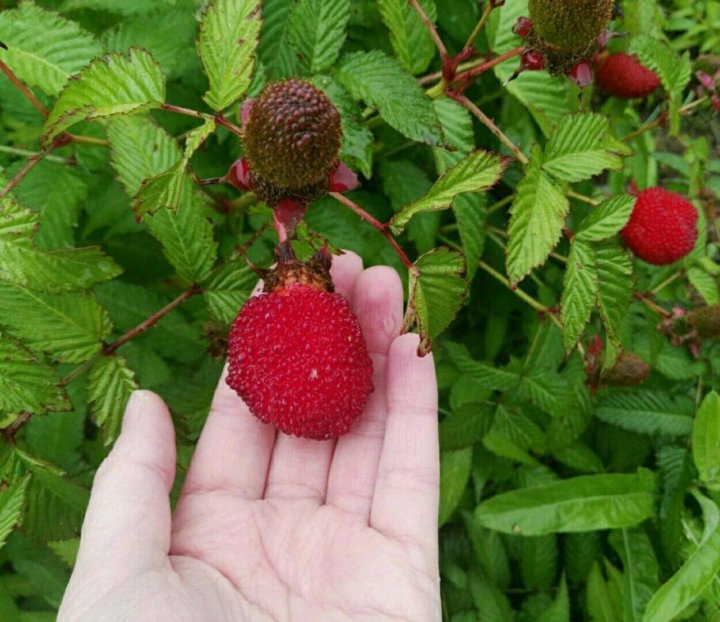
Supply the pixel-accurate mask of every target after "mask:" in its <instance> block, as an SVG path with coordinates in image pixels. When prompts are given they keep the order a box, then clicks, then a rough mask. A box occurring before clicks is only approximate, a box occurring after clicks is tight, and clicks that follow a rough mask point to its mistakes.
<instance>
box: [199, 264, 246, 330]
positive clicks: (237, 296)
mask: <svg viewBox="0 0 720 622" xmlns="http://www.w3.org/2000/svg"><path fill="white" fill-rule="evenodd" d="M256 282H257V275H256V274H255V273H254V272H253V271H252V270H251V269H250V268H249V267H248V265H247V263H245V262H244V261H243V262H240V261H233V262H228V263H226V264H225V265H224V266H223V267H222V269H220V270H218V271H217V272H216V273H215V274H213V275H212V276H211V277H210V279H209V280H208V281H207V282H206V283H205V284H204V286H203V296H204V297H205V302H206V303H207V306H208V309H209V310H210V313H212V314H213V315H214V316H215V317H216V318H217V319H219V320H220V321H221V322H224V323H225V324H229V323H230V322H232V321H233V320H234V319H235V316H237V314H238V311H239V310H240V308H241V307H242V306H243V304H244V303H245V300H247V298H248V296H250V293H251V292H252V289H253V287H255V283H256Z"/></svg>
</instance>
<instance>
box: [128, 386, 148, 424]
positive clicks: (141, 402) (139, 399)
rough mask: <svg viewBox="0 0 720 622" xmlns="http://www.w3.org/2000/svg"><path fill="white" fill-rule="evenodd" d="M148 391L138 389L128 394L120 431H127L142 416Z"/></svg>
mask: <svg viewBox="0 0 720 622" xmlns="http://www.w3.org/2000/svg"><path fill="white" fill-rule="evenodd" d="M147 401H148V392H147V391H143V390H142V389H139V390H137V391H133V392H132V393H131V394H130V399H129V400H128V403H127V406H125V415H124V416H123V421H122V431H123V432H128V431H130V430H131V429H132V427H133V426H134V425H135V424H136V422H137V421H139V420H140V418H141V417H142V416H143V413H144V411H145V410H146V408H147Z"/></svg>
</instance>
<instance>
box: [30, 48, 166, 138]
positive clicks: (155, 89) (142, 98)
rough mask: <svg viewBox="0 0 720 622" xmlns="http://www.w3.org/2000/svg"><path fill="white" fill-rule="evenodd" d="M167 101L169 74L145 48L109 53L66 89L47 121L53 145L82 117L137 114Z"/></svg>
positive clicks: (85, 118)
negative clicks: (56, 139) (165, 75)
mask: <svg viewBox="0 0 720 622" xmlns="http://www.w3.org/2000/svg"><path fill="white" fill-rule="evenodd" d="M164 101H165V77H164V76H163V73H162V69H161V68H160V65H158V63H157V62H156V61H155V59H154V58H153V57H152V56H151V55H150V53H149V52H146V51H145V50H141V49H137V48H133V49H131V50H130V52H129V54H127V55H124V54H117V53H111V54H106V55H105V56H103V57H102V58H98V59H96V60H94V61H93V62H92V63H90V65H88V66H87V67H86V68H85V69H83V70H82V71H81V72H80V73H79V74H78V75H77V77H76V78H75V79H74V80H72V81H71V82H69V83H68V84H67V86H66V87H65V88H64V89H63V90H62V92H61V93H60V96H59V97H58V99H57V101H56V102H55V106H54V107H53V109H52V110H51V111H50V114H49V115H48V118H47V120H46V121H45V134H44V136H43V139H42V140H43V144H44V145H46V146H47V145H49V144H50V143H52V141H53V139H54V138H55V137H56V136H59V135H60V134H62V132H64V131H65V130H66V129H68V128H69V127H71V126H73V125H75V124H76V123H77V122H79V121H83V120H87V121H93V120H95V119H107V118H111V117H115V116H119V115H128V114H137V113H139V112H145V111H147V110H150V109H152V108H157V107H159V106H160V105H161V104H162V103H163V102H164Z"/></svg>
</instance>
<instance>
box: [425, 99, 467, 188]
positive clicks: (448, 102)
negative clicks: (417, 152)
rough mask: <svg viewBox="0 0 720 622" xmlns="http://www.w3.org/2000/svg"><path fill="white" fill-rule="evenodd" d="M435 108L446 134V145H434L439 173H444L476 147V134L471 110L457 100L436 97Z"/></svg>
mask: <svg viewBox="0 0 720 622" xmlns="http://www.w3.org/2000/svg"><path fill="white" fill-rule="evenodd" d="M433 108H435V112H436V113H437V116H438V120H439V121H440V126H441V127H442V131H443V135H444V136H445V144H446V146H443V147H433V155H434V156H435V167H436V168H437V172H438V175H442V174H443V173H444V172H445V171H447V169H449V168H451V167H452V166H454V165H455V164H457V163H458V162H459V161H460V160H462V159H463V157H465V156H466V155H467V154H469V153H470V152H471V151H472V150H473V149H475V134H474V131H473V120H472V116H471V115H470V111H469V110H468V109H467V108H465V107H464V106H461V105H460V104H458V103H457V102H456V101H454V100H452V99H449V98H447V97H442V98H440V99H435V100H433ZM450 148H452V149H450Z"/></svg>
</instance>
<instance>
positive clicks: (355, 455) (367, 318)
mask: <svg viewBox="0 0 720 622" xmlns="http://www.w3.org/2000/svg"><path fill="white" fill-rule="evenodd" d="M355 311H356V313H357V316H358V319H359V320H360V325H361V326H362V330H363V334H364V335H365V340H366V342H367V345H368V350H369V352H370V357H371V358H372V361H373V386H374V391H373V393H372V394H371V395H370V399H369V401H368V404H367V406H366V407H365V411H364V412H363V414H362V415H361V417H360V418H359V419H358V420H357V421H356V422H355V423H354V424H353V426H352V428H350V432H348V433H347V434H346V435H345V436H342V437H340V438H339V439H338V442H337V445H336V447H335V453H334V454H333V459H332V464H331V466H330V475H329V478H328V490H327V503H328V504H329V505H334V506H335V507H338V508H340V509H342V510H344V511H346V512H351V513H353V514H358V515H359V516H362V517H363V518H364V519H365V520H369V518H370V505H371V502H372V496H373V491H374V488H375V478H376V476H377V468H378V462H379V460H380V451H381V449H382V444H383V437H384V436H385V420H386V417H387V406H386V398H385V367H386V359H387V353H388V350H389V349H390V344H391V343H392V342H393V339H395V338H396V337H397V336H398V335H399V333H400V328H401V326H402V315H403V290H402V283H401V282H400V277H399V276H398V274H397V272H395V270H393V269H391V268H388V267H385V266H376V267H373V268H368V269H367V270H365V272H363V273H362V274H361V275H360V276H359V277H358V279H357V281H356V282H355Z"/></svg>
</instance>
